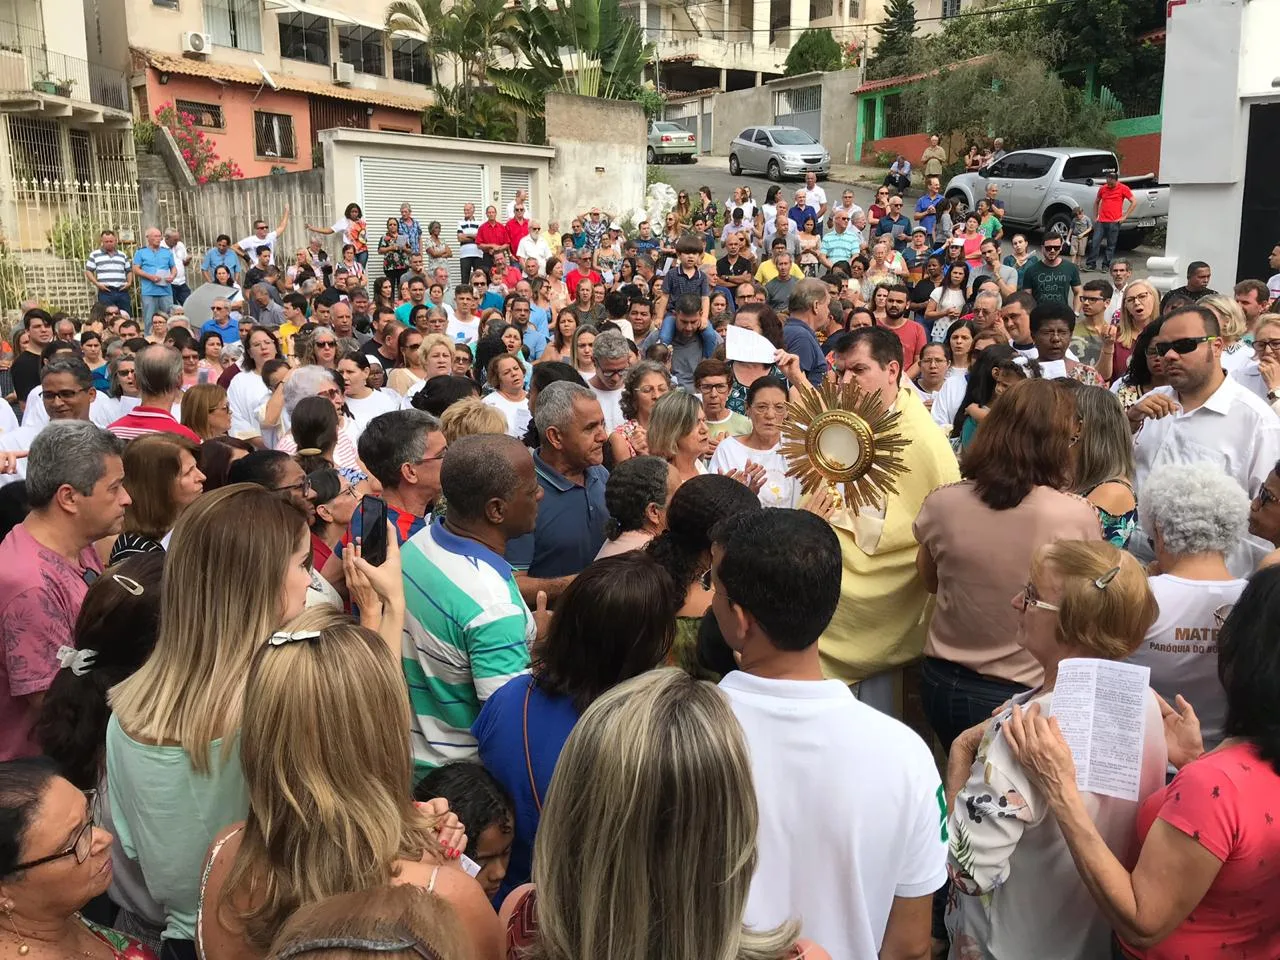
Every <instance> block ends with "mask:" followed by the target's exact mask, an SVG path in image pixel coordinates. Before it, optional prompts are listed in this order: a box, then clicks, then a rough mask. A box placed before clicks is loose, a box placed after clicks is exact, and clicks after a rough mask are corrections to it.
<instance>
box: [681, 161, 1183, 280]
mask: <svg viewBox="0 0 1280 960" xmlns="http://www.w3.org/2000/svg"><path fill="white" fill-rule="evenodd" d="M656 169H657V171H658V175H659V176H660V177H661V178H662V179H663V180H666V181H667V182H668V183H670V184H671V185H672V186H673V187H675V188H676V189H677V190H685V191H687V192H688V193H689V197H690V199H691V200H692V201H693V202H694V203H695V205H696V203H697V196H696V195H697V191H698V188H699V187H702V186H707V187H710V188H711V195H712V197H714V198H715V201H716V203H717V204H719V205H721V206H723V204H724V201H725V199H726V198H728V197H731V196H732V195H733V188H734V187H737V186H742V185H747V186H749V187H751V194H752V196H753V197H754V198H755V200H756V202H757V203H759V202H763V200H764V196H765V193H766V192H767V191H768V189H769V187H771V186H772V185H773V184H772V182H771V181H770V180H769V179H768V178H766V177H763V176H751V175H747V174H741V175H739V176H736V177H735V176H733V175H732V174H730V173H729V165H728V161H727V159H726V158H725V157H705V156H704V157H699V158H698V162H697V163H663V164H659V165H658V166H657V167H656ZM845 169H848V168H845ZM872 172H873V171H871V170H868V173H869V174H870V173H872ZM803 185H804V184H803V182H802V181H799V180H785V181H783V182H782V184H781V186H782V188H783V189H784V191H787V194H788V197H787V198H788V200H790V199H791V194H793V193H794V192H795V190H796V188H797V187H800V186H803ZM821 186H822V189H823V190H825V191H826V193H827V199H828V201H831V200H834V199H835V198H837V197H839V196H840V195H841V194H842V193H843V192H844V191H845V189H846V188H848V189H852V190H853V196H854V200H855V202H856V203H857V204H858V206H860V207H862V208H863V209H864V210H865V209H866V208H867V207H869V206H870V205H871V201H872V198H873V197H874V196H875V187H874V186H873V185H872V184H870V183H865V182H864V183H858V182H850V181H848V180H841V179H838V178H837V179H828V180H824V181H823V182H822V184H821ZM909 195H918V192H917V191H914V190H913V191H911V193H910V194H909ZM1028 234H1029V237H1030V239H1031V242H1032V243H1033V244H1035V243H1038V242H1039V240H1040V235H1039V234H1038V233H1034V232H1032V231H1028ZM1011 237H1012V232H1011V231H1006V232H1005V239H1004V242H1003V244H1002V246H1003V248H1004V250H1005V252H1008V250H1009V249H1011V248H1010V246H1009V239H1010V238H1011ZM1163 255H1164V251H1163V250H1161V249H1157V248H1154V247H1139V248H1138V249H1137V250H1132V251H1130V252H1129V253H1128V254H1126V255H1125V256H1127V257H1128V259H1129V263H1130V264H1131V265H1132V267H1133V275H1134V277H1146V276H1147V258H1148V257H1159V256H1163ZM1080 272H1081V275H1082V276H1083V277H1084V279H1086V280H1088V279H1092V278H1093V277H1101V276H1105V275H1104V274H1103V273H1101V272H1100V271H1092V270H1085V269H1084V266H1083V265H1081V267H1080Z"/></svg>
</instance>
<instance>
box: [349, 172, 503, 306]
mask: <svg viewBox="0 0 1280 960" xmlns="http://www.w3.org/2000/svg"><path fill="white" fill-rule="evenodd" d="M504 179H505V177H504ZM485 195H486V191H485V183H484V167H483V166H481V165H480V164H478V163H475V164H471V163H438V162H434V161H428V160H390V159H385V158H382V157H361V158H360V200H359V203H360V209H361V210H363V211H364V217H365V223H367V224H368V225H369V267H368V274H369V277H370V278H377V277H381V276H382V257H380V256H378V250H377V245H378V240H379V239H380V238H381V237H382V234H383V232H384V231H385V229H386V225H387V218H388V217H399V216H400V204H402V203H405V202H408V203H409V205H410V206H412V207H413V218H414V219H415V220H417V221H418V222H419V223H420V224H422V237H423V240H424V241H425V240H426V236H427V224H429V223H430V222H431V221H432V220H439V221H440V236H441V238H442V239H443V240H444V241H445V243H447V244H448V245H449V247H450V248H451V249H452V250H453V252H454V255H453V257H451V258H450V259H449V261H448V263H449V282H450V283H458V282H459V275H460V274H459V270H458V256H457V253H458V243H457V240H458V221H459V220H461V219H462V205H463V204H464V203H474V204H475V205H476V210H477V211H480V210H483V209H484V205H485ZM513 196H514V193H513ZM370 282H371V284H372V279H371V281H370Z"/></svg>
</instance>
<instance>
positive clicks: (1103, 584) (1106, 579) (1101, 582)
mask: <svg viewBox="0 0 1280 960" xmlns="http://www.w3.org/2000/svg"><path fill="white" fill-rule="evenodd" d="M1119 575H1120V568H1119V567H1112V568H1111V569H1110V570H1108V571H1107V572H1106V573H1104V574H1103V575H1102V576H1100V577H1099V578H1098V579H1097V580H1095V581H1093V585H1094V586H1095V587H1097V588H1098V589H1099V590H1105V589H1107V586H1108V585H1109V584H1110V583H1111V581H1112V580H1114V579H1115V578H1116V577H1118V576H1119Z"/></svg>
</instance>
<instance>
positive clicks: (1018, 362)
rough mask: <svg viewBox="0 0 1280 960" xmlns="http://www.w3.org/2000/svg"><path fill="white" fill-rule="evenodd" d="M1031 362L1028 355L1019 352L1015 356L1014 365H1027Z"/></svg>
mask: <svg viewBox="0 0 1280 960" xmlns="http://www.w3.org/2000/svg"><path fill="white" fill-rule="evenodd" d="M1029 362H1030V361H1029V360H1028V359H1027V358H1026V357H1024V356H1023V355H1022V354H1018V355H1017V356H1016V357H1014V358H1013V365H1014V366H1015V367H1025V366H1026V365H1027V364H1028V363H1029Z"/></svg>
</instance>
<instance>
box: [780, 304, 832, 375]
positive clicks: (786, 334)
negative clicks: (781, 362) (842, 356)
mask: <svg viewBox="0 0 1280 960" xmlns="http://www.w3.org/2000/svg"><path fill="white" fill-rule="evenodd" d="M782 342H783V345H784V346H785V347H786V348H787V352H788V353H794V354H795V355H796V356H797V357H799V358H800V369H801V370H803V371H804V375H805V377H806V378H807V379H808V381H809V382H810V383H811V384H813V385H814V386H815V387H816V386H819V385H821V383H822V378H823V376H824V375H825V374H826V372H827V358H826V357H825V356H823V354H822V347H821V346H820V345H819V344H818V337H817V335H816V334H815V333H814V332H813V328H812V327H811V326H809V325H808V324H807V323H805V322H804V321H803V320H800V319H794V318H793V319H791V320H788V321H787V322H786V323H784V324H783V325H782Z"/></svg>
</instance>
